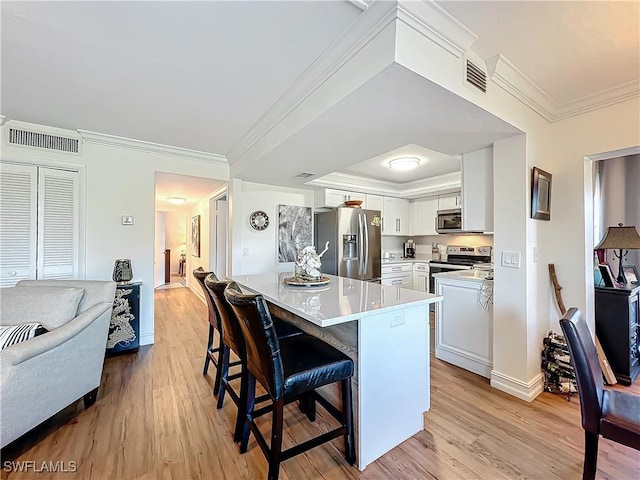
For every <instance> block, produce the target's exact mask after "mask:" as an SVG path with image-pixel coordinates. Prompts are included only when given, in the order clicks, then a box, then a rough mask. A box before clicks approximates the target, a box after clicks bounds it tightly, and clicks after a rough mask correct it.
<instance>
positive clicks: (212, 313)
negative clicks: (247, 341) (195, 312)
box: [193, 267, 221, 331]
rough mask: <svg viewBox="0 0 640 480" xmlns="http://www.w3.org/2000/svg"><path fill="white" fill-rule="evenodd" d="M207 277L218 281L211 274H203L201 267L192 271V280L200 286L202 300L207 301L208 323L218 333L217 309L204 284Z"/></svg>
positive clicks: (218, 317)
mask: <svg viewBox="0 0 640 480" xmlns="http://www.w3.org/2000/svg"><path fill="white" fill-rule="evenodd" d="M208 275H213V276H214V277H215V279H216V281H217V280H218V277H216V276H215V273H213V272H205V271H204V270H203V269H202V267H198V268H196V269H195V270H194V271H193V276H194V278H195V279H196V280H197V281H198V283H199V284H200V287H201V288H202V292H203V293H204V299H205V300H206V301H207V309H208V310H209V323H210V324H211V325H213V326H214V327H215V328H216V329H217V330H218V331H220V328H221V327H220V316H219V315H218V309H217V308H216V306H215V304H214V303H213V299H212V298H211V292H209V290H208V289H207V286H206V285H205V284H204V279H205V278H207V276H208Z"/></svg>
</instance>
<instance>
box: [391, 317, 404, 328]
mask: <svg viewBox="0 0 640 480" xmlns="http://www.w3.org/2000/svg"><path fill="white" fill-rule="evenodd" d="M400 325H404V315H398V316H397V317H393V318H392V319H391V321H390V326H391V328H393V327H399V326H400Z"/></svg>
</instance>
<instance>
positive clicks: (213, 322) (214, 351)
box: [193, 267, 223, 395]
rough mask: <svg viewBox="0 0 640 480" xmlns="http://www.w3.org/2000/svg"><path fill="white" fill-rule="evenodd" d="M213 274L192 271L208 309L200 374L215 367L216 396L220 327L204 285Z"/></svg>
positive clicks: (209, 294)
mask: <svg viewBox="0 0 640 480" xmlns="http://www.w3.org/2000/svg"><path fill="white" fill-rule="evenodd" d="M210 274H213V272H205V271H204V270H203V269H202V267H198V268H196V269H195V270H194V271H193V276H194V278H195V279H196V280H197V281H198V283H199V284H200V286H201V287H202V292H203V293H204V298H205V300H206V301H207V309H208V311H209V312H208V320H209V338H208V340H207V352H206V356H205V358H204V368H203V370H202V374H203V375H206V374H207V372H208V371H209V362H212V363H213V365H214V366H215V367H216V375H215V380H214V382H213V394H214V395H216V394H217V393H218V390H219V389H220V379H221V377H222V372H221V370H220V362H221V359H222V350H223V349H222V326H221V324H220V315H219V314H218V309H217V308H216V306H215V304H214V303H213V299H212V298H211V293H210V292H209V290H208V289H207V287H206V285H205V284H204V279H205V278H206V277H207V275H210ZM215 331H217V332H218V341H217V344H216V345H215V346H214V341H215Z"/></svg>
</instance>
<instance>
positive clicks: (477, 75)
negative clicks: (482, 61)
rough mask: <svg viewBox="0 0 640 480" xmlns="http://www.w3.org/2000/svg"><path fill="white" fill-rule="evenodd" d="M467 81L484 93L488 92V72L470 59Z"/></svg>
mask: <svg viewBox="0 0 640 480" xmlns="http://www.w3.org/2000/svg"><path fill="white" fill-rule="evenodd" d="M467 82H468V83H470V84H471V85H473V86H474V87H476V88H477V89H478V90H481V91H482V93H487V74H486V73H485V72H484V70H482V69H481V68H480V67H478V66H477V65H476V64H474V63H472V62H471V61H469V60H467Z"/></svg>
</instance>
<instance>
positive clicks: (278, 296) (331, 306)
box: [232, 272, 442, 327]
mask: <svg viewBox="0 0 640 480" xmlns="http://www.w3.org/2000/svg"><path fill="white" fill-rule="evenodd" d="M291 276H293V273H291V272H271V273H264V274H259V275H238V276H233V277H232V279H233V280H234V281H235V282H237V283H238V284H239V285H240V286H241V287H243V288H246V289H249V290H252V291H254V292H257V293H261V294H262V295H263V296H264V298H265V299H266V300H268V301H269V302H272V303H274V304H276V305H278V306H279V307H281V308H284V309H285V310H288V311H290V312H292V313H294V314H296V315H298V316H300V317H302V318H304V319H306V320H309V321H310V322H312V323H314V324H316V325H318V326H320V327H329V326H331V325H337V324H340V323H345V322H351V321H353V320H358V319H363V318H365V317H367V316H372V315H377V314H379V313H383V312H391V311H394V310H402V309H403V308H406V307H407V306H409V305H420V304H430V303H435V302H439V301H442V297H440V296H437V295H433V294H431V293H424V292H418V291H415V290H407V289H404V288H398V287H392V286H387V285H380V284H377V283H371V282H363V281H360V280H355V279H352V278H343V277H336V276H334V275H325V276H327V277H329V279H330V282H329V284H328V285H324V286H320V287H297V286H291V285H286V284H285V283H284V279H285V278H286V277H291Z"/></svg>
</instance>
